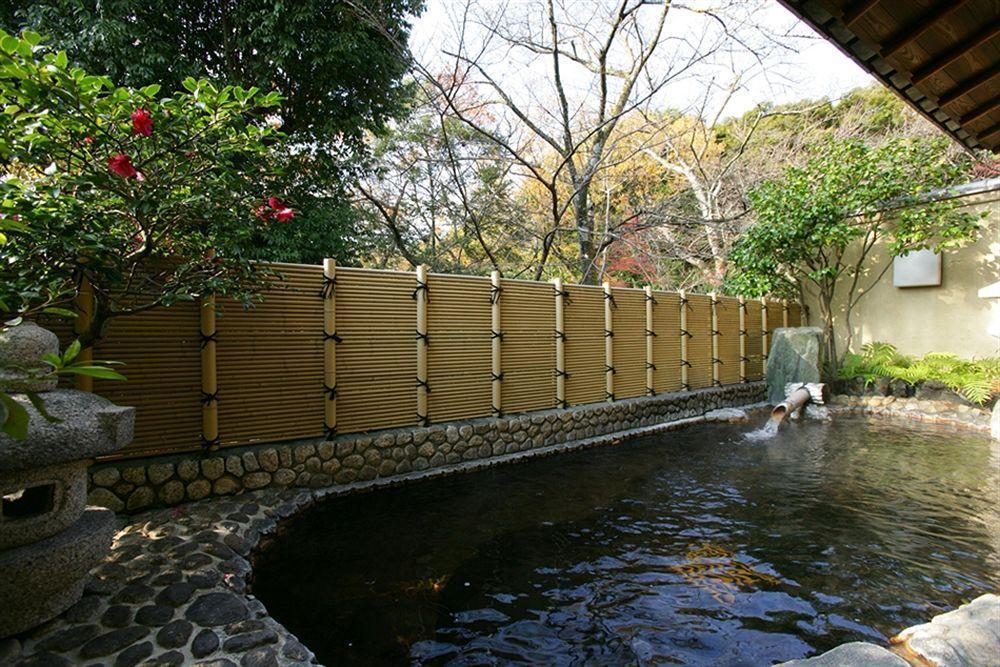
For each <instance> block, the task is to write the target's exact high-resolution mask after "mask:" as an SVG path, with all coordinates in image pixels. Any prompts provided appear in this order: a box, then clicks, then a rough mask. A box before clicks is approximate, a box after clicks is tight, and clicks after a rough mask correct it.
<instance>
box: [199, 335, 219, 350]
mask: <svg viewBox="0 0 1000 667" xmlns="http://www.w3.org/2000/svg"><path fill="white" fill-rule="evenodd" d="M198 336H199V337H200V338H201V349H203V350H204V349H205V348H206V347H207V346H208V344H209V343H218V342H219V332H218V331H213V332H212V333H210V334H203V333H201V332H200V331H199V332H198Z"/></svg>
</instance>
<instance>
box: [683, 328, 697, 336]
mask: <svg viewBox="0 0 1000 667" xmlns="http://www.w3.org/2000/svg"><path fill="white" fill-rule="evenodd" d="M681 336H687V337H688V338H694V334H692V333H691V332H690V331H688V330H687V329H681Z"/></svg>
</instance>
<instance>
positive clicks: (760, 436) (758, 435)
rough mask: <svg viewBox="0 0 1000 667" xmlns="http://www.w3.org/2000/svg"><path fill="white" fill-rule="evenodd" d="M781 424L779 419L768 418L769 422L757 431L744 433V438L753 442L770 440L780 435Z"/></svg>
mask: <svg viewBox="0 0 1000 667" xmlns="http://www.w3.org/2000/svg"><path fill="white" fill-rule="evenodd" d="M780 425H781V422H780V421H779V420H777V419H772V418H771V417H768V418H767V421H766V422H765V423H764V425H763V426H761V427H760V428H759V429H757V430H756V431H750V432H749V433H744V434H743V437H744V438H746V439H747V440H753V441H754V442H757V441H760V440H770V439H771V438H773V437H774V436H776V435H778V426H780Z"/></svg>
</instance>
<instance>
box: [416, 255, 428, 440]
mask: <svg viewBox="0 0 1000 667" xmlns="http://www.w3.org/2000/svg"><path fill="white" fill-rule="evenodd" d="M427 291H428V285H427V267H426V266H425V265H423V264H421V265H420V266H418V267H417V287H416V290H415V291H414V295H415V296H416V299H417V419H418V420H419V421H420V424H421V426H427V425H428V424H429V423H430V414H429V413H428V411H427V394H428V392H429V390H430V385H428V384H427V345H428V343H429V342H430V341H429V339H428V338H427Z"/></svg>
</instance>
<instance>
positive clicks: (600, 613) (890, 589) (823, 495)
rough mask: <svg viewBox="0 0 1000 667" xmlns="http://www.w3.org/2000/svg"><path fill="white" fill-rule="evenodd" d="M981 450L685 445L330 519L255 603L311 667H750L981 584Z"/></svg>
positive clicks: (898, 444)
mask: <svg viewBox="0 0 1000 667" xmlns="http://www.w3.org/2000/svg"><path fill="white" fill-rule="evenodd" d="M996 456H997V453H996V448H995V446H992V445H990V444H989V442H988V441H986V440H985V439H982V438H979V437H974V436H969V435H964V434H961V433H958V432H953V431H948V430H926V429H909V428H904V427H898V426H895V427H887V426H884V425H879V424H866V423H864V422H860V421H849V422H844V421H839V422H833V423H830V424H819V423H806V424H789V425H787V426H786V427H784V428H782V430H781V432H780V433H779V434H778V436H777V437H775V438H773V439H771V440H767V441H761V442H748V441H746V440H744V439H743V438H742V433H741V429H739V428H737V427H729V426H711V427H708V426H705V427H698V428H692V429H689V430H687V431H680V432H671V433H668V434H666V435H664V436H660V437H658V438H655V439H649V440H646V441H641V442H632V443H623V444H622V445H620V446H618V447H612V448H604V449H594V450H589V451H584V452H579V453H576V454H572V455H565V456H561V457H554V458H550V459H544V460H538V461H535V462H530V463H525V464H519V465H516V466H509V467H505V468H498V469H492V470H489V471H486V472H482V473H477V474H474V475H468V476H462V477H455V478H450V479H442V480H438V481H434V482H429V483H424V484H419V485H414V486H411V487H406V488H400V489H390V490H384V491H380V492H378V493H375V494H371V495H365V496H358V497H354V498H345V499H340V500H334V501H331V502H329V503H327V504H325V505H323V506H322V507H321V508H319V509H317V510H315V511H313V512H311V513H309V514H307V515H306V516H304V517H302V518H301V519H300V520H298V521H297V522H295V523H293V524H292V525H291V526H290V527H289V530H288V532H287V533H286V535H285V536H284V537H283V538H282V539H281V540H280V541H279V542H278V543H276V544H275V545H274V547H273V548H272V549H271V550H270V551H269V552H268V553H267V554H265V556H264V557H263V558H262V561H261V563H260V564H259V565H258V568H257V581H256V583H255V592H256V593H257V594H258V595H259V596H260V597H261V598H262V599H263V601H264V602H265V604H266V605H267V607H268V609H269V610H270V611H271V613H273V614H274V615H275V616H276V617H277V618H278V619H279V620H280V621H282V622H283V623H285V624H286V625H287V626H288V627H289V628H290V629H291V630H292V631H293V632H294V633H296V634H297V635H298V636H299V638H300V639H302V640H303V641H304V642H305V643H306V644H307V645H308V646H310V648H312V649H313V650H314V651H316V652H317V654H318V656H319V658H320V659H321V660H322V661H323V662H326V663H328V664H359V665H360V664H405V663H407V662H417V663H432V664H454V665H466V664H498V663H508V662H515V663H524V664H539V663H542V664H588V665H590V664H608V665H619V664H637V663H638V664H649V663H664V662H667V663H678V664H705V665H709V664H711V665H720V664H721V665H726V664H731V665H737V664H768V663H769V662H774V661H779V660H788V659H792V658H796V657H802V656H805V655H809V654H812V653H815V652H817V651H822V650H826V649H828V648H832V647H833V646H834V645H836V644H839V643H841V642H844V641H851V640H858V639H868V640H876V641H879V640H882V639H884V637H885V636H887V635H889V634H892V633H894V632H896V631H898V630H899V629H901V628H903V627H905V626H907V625H911V624H913V623H917V622H922V621H924V620H926V619H927V618H928V617H929V616H930V615H931V614H933V613H935V612H936V611H938V610H940V609H945V608H950V607H954V606H956V605H958V604H960V603H961V602H963V601H965V600H968V599H971V598H972V597H975V596H976V595H977V594H979V593H980V592H982V591H984V590H991V589H994V588H995V587H996V586H997V584H998V583H1000V578H998V575H997V572H998V550H997V545H998V526H1000V519H998V509H997V508H998V501H1000V497H998V493H1000V491H998V484H1000V475H998V471H997V458H996Z"/></svg>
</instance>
